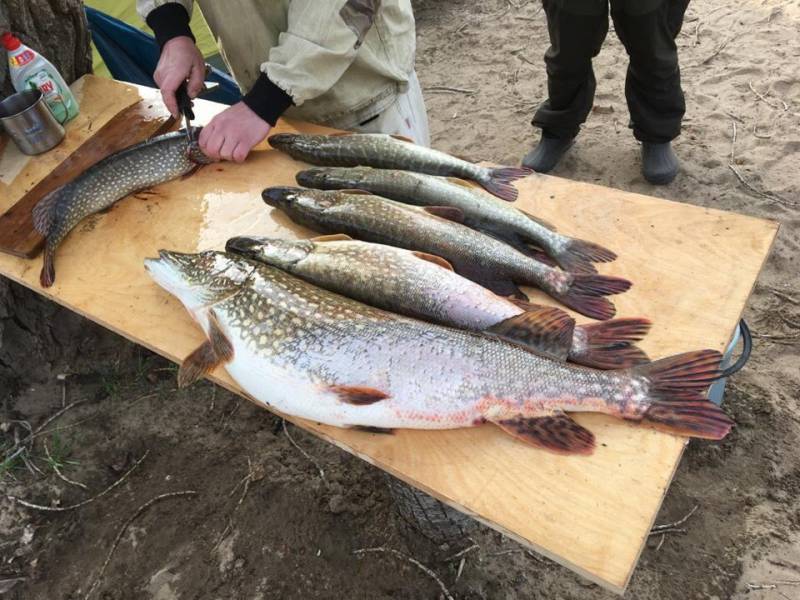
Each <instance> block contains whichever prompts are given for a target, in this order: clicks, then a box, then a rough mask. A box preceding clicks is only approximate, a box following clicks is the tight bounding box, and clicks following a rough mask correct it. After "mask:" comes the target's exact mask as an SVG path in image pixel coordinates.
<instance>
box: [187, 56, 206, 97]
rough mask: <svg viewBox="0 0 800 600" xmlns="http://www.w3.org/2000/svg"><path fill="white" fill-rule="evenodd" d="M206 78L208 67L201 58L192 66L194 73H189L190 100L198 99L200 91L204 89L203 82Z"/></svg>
mask: <svg viewBox="0 0 800 600" xmlns="http://www.w3.org/2000/svg"><path fill="white" fill-rule="evenodd" d="M205 78H206V65H205V63H204V62H203V60H202V57H200V59H199V60H195V61H194V62H193V64H192V71H191V73H189V85H188V88H187V91H188V92H189V97H190V98H196V97H197V95H198V94H199V93H200V91H201V90H202V89H203V82H204V81H205Z"/></svg>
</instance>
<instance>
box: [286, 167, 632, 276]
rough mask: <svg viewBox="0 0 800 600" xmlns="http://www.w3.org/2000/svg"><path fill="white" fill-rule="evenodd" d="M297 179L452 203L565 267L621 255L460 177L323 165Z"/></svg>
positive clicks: (584, 269)
mask: <svg viewBox="0 0 800 600" xmlns="http://www.w3.org/2000/svg"><path fill="white" fill-rule="evenodd" d="M297 183H299V184H300V185H303V186H306V187H312V188H317V189H320V190H348V189H349V190H365V191H367V192H371V193H373V194H377V195H378V196H384V197H385V198H391V199H392V200H397V201H399V202H405V203H406V204H416V205H418V206H452V207H454V208H457V209H459V210H460V211H461V212H462V213H463V215H464V224H465V225H468V226H470V227H472V228H473V229H479V230H481V231H486V232H488V233H490V234H491V235H493V236H495V237H499V238H501V239H503V240H504V241H506V242H508V243H510V244H511V245H512V246H514V247H515V248H517V249H518V250H521V251H522V252H530V249H529V248H528V247H527V246H528V244H534V245H536V246H538V247H539V248H541V249H542V250H544V252H545V253H546V254H547V255H548V256H550V257H551V258H552V259H553V260H555V262H556V263H557V264H558V265H559V266H560V267H562V268H563V269H564V270H565V271H572V272H574V273H594V272H596V271H595V268H594V266H593V264H592V263H593V262H609V261H612V260H614V259H615V258H616V257H617V255H616V254H614V253H613V252H612V251H611V250H608V249H606V248H603V247H602V246H600V245H599V244H595V243H594V242H588V241H585V240H579V239H576V238H572V237H569V236H567V235H563V234H560V233H558V232H556V231H554V230H553V228H552V227H548V226H547V225H545V224H543V223H542V221H540V220H539V219H537V218H535V217H533V216H531V215H529V214H528V213H525V212H523V211H521V210H519V209H518V208H516V207H514V206H512V205H511V204H509V203H508V202H502V201H500V200H498V199H497V198H495V197H494V196H491V195H489V194H486V193H485V192H483V191H481V190H479V189H478V188H476V187H473V186H472V185H470V184H468V183H466V182H464V181H462V180H461V179H451V178H444V177H435V176H433V175H424V174H422V173H413V172H411V171H398V170H390V169H372V168H369V167H356V168H343V167H322V168H317V169H308V170H305V171H301V172H299V173H298V174H297Z"/></svg>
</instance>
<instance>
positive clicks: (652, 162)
mask: <svg viewBox="0 0 800 600" xmlns="http://www.w3.org/2000/svg"><path fill="white" fill-rule="evenodd" d="M677 174H678V157H677V156H675V152H673V151H672V144H670V143H669V142H666V143H664V144H653V143H650V142H642V175H644V178H645V179H646V180H647V181H649V182H650V183H652V184H653V185H667V184H668V183H670V182H671V181H672V180H673V179H675V176H676V175H677Z"/></svg>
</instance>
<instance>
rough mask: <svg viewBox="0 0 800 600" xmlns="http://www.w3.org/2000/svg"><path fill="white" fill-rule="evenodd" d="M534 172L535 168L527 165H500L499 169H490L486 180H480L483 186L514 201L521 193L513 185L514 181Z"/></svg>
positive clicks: (501, 197)
mask: <svg viewBox="0 0 800 600" xmlns="http://www.w3.org/2000/svg"><path fill="white" fill-rule="evenodd" d="M531 173H533V169H528V168H527V167H500V168H498V169H489V177H488V178H487V179H485V180H484V181H480V182H478V183H480V184H481V185H482V186H483V188H484V189H485V190H486V191H487V192H489V193H490V194H493V195H495V196H497V197H498V198H500V199H501V200H506V201H507V202H514V200H516V199H517V196H518V195H519V192H517V188H515V187H514V186H513V185H511V182H512V181H516V180H517V179H521V178H522V177H525V176H527V175H530V174H531Z"/></svg>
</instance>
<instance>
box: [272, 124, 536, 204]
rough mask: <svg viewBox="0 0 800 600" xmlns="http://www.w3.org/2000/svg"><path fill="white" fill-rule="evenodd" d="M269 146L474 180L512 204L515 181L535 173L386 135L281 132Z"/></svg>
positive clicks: (300, 155)
mask: <svg viewBox="0 0 800 600" xmlns="http://www.w3.org/2000/svg"><path fill="white" fill-rule="evenodd" d="M269 143H270V145H271V146H272V147H273V148H277V149H279V150H281V151H283V152H286V153H287V154H288V155H289V156H291V157H292V158H296V159H298V160H302V161H305V162H307V163H311V164H312V165H321V166H328V167H358V166H364V167H378V168H380V169H403V170H407V171H418V172H419V173H428V174H430V175H445V176H452V177H461V178H462V179H471V180H472V181H475V182H476V183H478V184H480V185H481V186H483V187H484V188H485V189H486V191H488V192H490V193H491V194H494V195H495V196H497V197H498V198H502V199H503V200H507V201H509V202H513V201H514V200H516V199H517V195H518V192H517V189H516V188H515V187H514V186H513V185H511V182H512V181H515V180H517V179H520V178H521V177H525V176H526V175H530V174H531V173H533V171H532V170H531V169H528V168H526V167H499V168H491V167H483V166H481V165H476V164H474V163H471V162H467V161H465V160H461V159H460V158H456V157H455V156H450V155H449V154H445V153H444V152H439V151H438V150H433V149H431V148H426V147H424V146H419V145H417V144H415V143H414V142H413V141H411V140H409V139H406V138H403V137H398V136H393V135H386V134H383V133H345V134H333V135H302V134H295V133H279V134H277V135H273V136H271V137H270V138H269Z"/></svg>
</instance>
